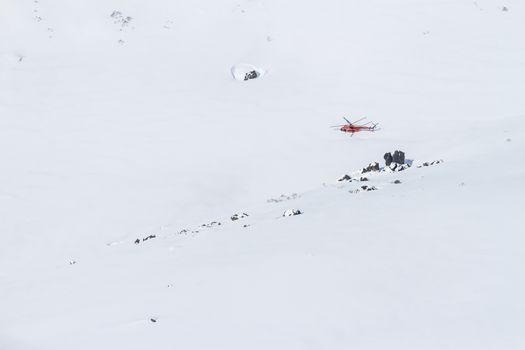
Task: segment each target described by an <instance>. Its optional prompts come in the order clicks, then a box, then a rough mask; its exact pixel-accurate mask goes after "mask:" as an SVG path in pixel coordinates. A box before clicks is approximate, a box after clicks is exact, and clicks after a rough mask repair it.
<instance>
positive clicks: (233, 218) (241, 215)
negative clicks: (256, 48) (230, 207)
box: [230, 213, 249, 221]
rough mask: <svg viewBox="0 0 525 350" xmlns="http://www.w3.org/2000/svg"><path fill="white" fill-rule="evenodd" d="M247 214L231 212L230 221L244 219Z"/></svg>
mask: <svg viewBox="0 0 525 350" xmlns="http://www.w3.org/2000/svg"><path fill="white" fill-rule="evenodd" d="M248 216H249V215H248V214H246V213H241V214H233V215H232V216H231V217H230V220H231V221H237V220H239V219H244V218H245V217H248Z"/></svg>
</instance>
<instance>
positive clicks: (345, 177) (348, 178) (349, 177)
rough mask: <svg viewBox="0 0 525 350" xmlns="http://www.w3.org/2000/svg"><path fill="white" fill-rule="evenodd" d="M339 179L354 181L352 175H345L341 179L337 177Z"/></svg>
mask: <svg viewBox="0 0 525 350" xmlns="http://www.w3.org/2000/svg"><path fill="white" fill-rule="evenodd" d="M337 181H339V182H341V181H350V182H351V181H352V177H351V176H350V175H345V176H343V177H341V178H339V179H337Z"/></svg>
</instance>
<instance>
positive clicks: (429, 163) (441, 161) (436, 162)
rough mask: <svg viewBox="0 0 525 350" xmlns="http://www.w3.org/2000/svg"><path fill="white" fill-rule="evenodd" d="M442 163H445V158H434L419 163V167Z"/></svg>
mask: <svg viewBox="0 0 525 350" xmlns="http://www.w3.org/2000/svg"><path fill="white" fill-rule="evenodd" d="M440 163H443V159H440V160H433V161H431V162H424V163H423V164H421V165H418V168H421V167H424V166H431V165H435V164H440Z"/></svg>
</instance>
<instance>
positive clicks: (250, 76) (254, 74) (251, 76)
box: [244, 70, 259, 81]
mask: <svg viewBox="0 0 525 350" xmlns="http://www.w3.org/2000/svg"><path fill="white" fill-rule="evenodd" d="M258 77H259V73H257V71H255V70H252V71H250V72H248V73H246V74H245V75H244V80H245V81H246V80H250V79H256V78H258Z"/></svg>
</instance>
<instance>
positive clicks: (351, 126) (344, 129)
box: [332, 117, 379, 136]
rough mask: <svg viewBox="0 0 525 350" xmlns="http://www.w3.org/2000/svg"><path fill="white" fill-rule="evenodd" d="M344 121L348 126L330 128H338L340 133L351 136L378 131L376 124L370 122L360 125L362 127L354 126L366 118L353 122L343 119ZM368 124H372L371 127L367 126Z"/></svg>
mask: <svg viewBox="0 0 525 350" xmlns="http://www.w3.org/2000/svg"><path fill="white" fill-rule="evenodd" d="M343 119H344V120H346V122H347V123H348V124H343V125H334V126H332V128H339V130H340V131H342V132H349V133H351V136H353V135H354V133H356V132H360V131H372V132H373V131H377V130H379V129H377V128H376V127H377V125H378V124H377V123H372V122H367V123H365V124H362V125H356V123H359V122H360V121H362V120H365V119H366V117H364V118H361V119H359V120H356V121H355V122H351V121H350V120H348V119H346V118H344V117H343ZM369 124H372V125H369Z"/></svg>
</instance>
